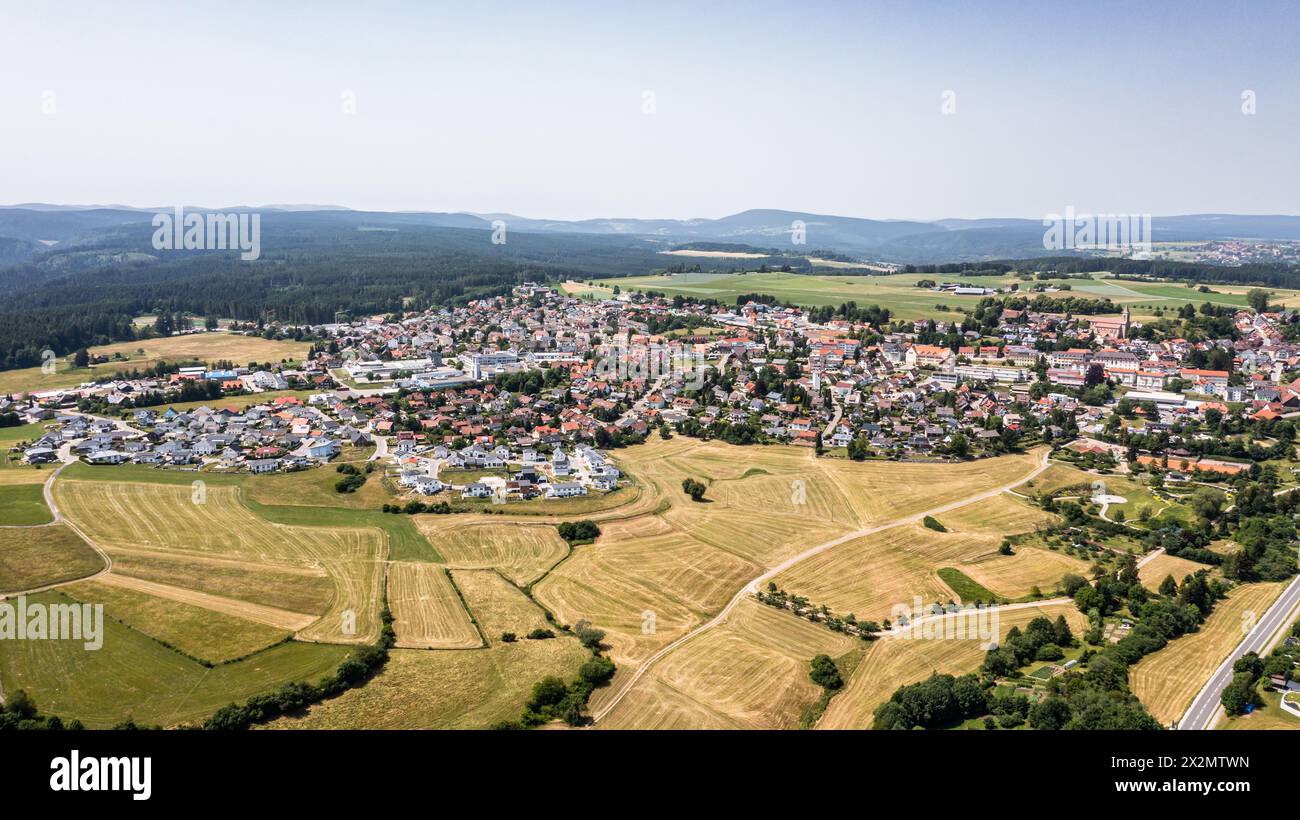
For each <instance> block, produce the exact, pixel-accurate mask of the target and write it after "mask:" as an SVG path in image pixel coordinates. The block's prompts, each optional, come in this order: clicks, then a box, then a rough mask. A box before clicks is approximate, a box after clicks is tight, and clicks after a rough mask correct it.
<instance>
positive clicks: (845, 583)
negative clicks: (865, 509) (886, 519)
mask: <svg viewBox="0 0 1300 820" xmlns="http://www.w3.org/2000/svg"><path fill="white" fill-rule="evenodd" d="M939 536H940V533H936V532H932V531H930V530H927V529H925V528H924V527H919V526H916V525H904V526H899V527H893V528H890V529H887V530H884V531H882V532H877V533H874V534H872V535H868V536H865V537H862V538H855V539H853V540H852V541H847V542H845V543H843V544H840V545H839V546H836V547H832V548H831V549H829V550H826V551H825V552H822V553H820V554H818V555H814V556H812V557H811V558H809V559H807V560H806V561H802V562H800V563H799V564H797V565H795V566H794V567H791V568H790V569H788V570H786V571H785V572H783V573H781V574H779V575H777V576H776V578H775V579H773V581H774V583H775V584H776V585H777V586H778V587H780V588H781V589H784V590H786V591H788V592H791V593H795V594H798V595H802V596H804V597H806V598H807V599H808V600H809V601H811V602H812V603H813V604H814V605H816V606H821V605H823V604H825V605H826V606H828V607H830V608H831V610H832V611H833V612H836V613H838V614H841V615H843V614H846V613H849V612H852V613H853V614H854V615H856V616H857V617H858V618H859V619H862V620H866V619H869V618H870V619H874V620H877V621H879V620H882V619H884V618H888V617H889V615H890V610H891V609H892V608H893V607H894V606H895V605H898V604H902V605H905V606H908V607H910V606H912V599H913V598H914V597H918V596H919V597H920V598H921V601H922V603H926V604H928V603H932V602H934V601H936V600H941V601H946V600H948V598H950V597H952V592H951V591H950V590H949V589H948V587H947V586H946V585H945V584H944V583H943V582H942V581H940V580H939V578H938V576H936V575H935V574H934V573H935V570H936V569H938V568H939V567H940V566H947V565H950V564H952V563H954V561H953V560H952V556H951V555H949V554H948V553H950V552H951V550H948V549H943V550H931V552H930V554H928V555H927V554H925V553H923V552H922V551H921V549H920V548H921V547H928V548H932V547H933V545H934V543H935V542H936V541H938V538H939ZM957 538H958V537H956V536H953V537H950V538H949V539H948V540H947V542H946V543H947V544H949V545H951V544H954V543H958V544H964V545H965V546H966V547H967V548H971V547H973V548H974V549H977V550H980V551H983V550H984V549H986V548H987V544H986V543H981V542H979V541H975V542H972V541H971V540H970V539H968V538H960V540H955V539H957ZM936 553H937V554H939V555H944V556H945V557H942V558H938V559H936V557H935V556H936ZM936 560H938V561H939V563H936Z"/></svg>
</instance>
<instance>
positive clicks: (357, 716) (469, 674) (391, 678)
mask: <svg viewBox="0 0 1300 820" xmlns="http://www.w3.org/2000/svg"><path fill="white" fill-rule="evenodd" d="M589 657H591V656H590V654H589V653H588V652H587V650H585V649H583V648H582V646H581V645H579V643H578V642H577V641H576V640H575V639H573V638H569V637H559V638H554V639H552V640H548V641H528V640H521V641H517V642H515V643H508V644H502V643H498V644H495V645H493V646H492V647H491V648H490V649H466V650H461V651H446V650H422V649H394V650H392V651H391V652H390V653H389V658H388V663H386V664H385V665H384V668H383V671H381V672H380V673H379V675H377V676H376V677H375V678H374V679H373V680H371V681H370V682H369V683H367V684H366V685H365V686H363V687H360V688H358V689H349V690H348V691H347V692H344V693H343V694H342V695H339V696H338V697H336V698H331V699H330V700H327V701H325V702H323V703H318V704H316V705H315V706H312V707H311V708H310V709H308V710H307V712H306V714H304V715H301V716H298V717H291V718H281V719H279V720H276V721H274V722H273V723H271V724H270V728H272V729H483V728H486V727H488V726H491V725H492V724H494V723H496V722H498V721H502V720H518V719H519V715H520V713H521V712H522V710H523V706H524V701H526V700H527V699H528V694H529V692H531V691H532V688H533V684H535V683H536V682H537V681H539V680H541V679H542V678H544V677H546V676H548V675H554V676H556V677H559V678H562V679H564V680H572V679H573V677H574V676H575V675H576V674H577V671H578V667H579V666H581V665H582V663H583V662H584V661H586V660H587V659H588V658H589Z"/></svg>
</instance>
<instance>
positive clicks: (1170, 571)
mask: <svg viewBox="0 0 1300 820" xmlns="http://www.w3.org/2000/svg"><path fill="white" fill-rule="evenodd" d="M1203 569H1204V570H1209V571H1210V572H1211V573H1212V574H1216V575H1217V574H1219V573H1218V568H1217V567H1212V566H1210V565H1209V564H1202V563H1200V562H1199V561H1189V560H1188V559H1186V558H1178V557H1175V556H1173V555H1168V554H1166V553H1161V554H1159V555H1157V556H1156V557H1155V558H1152V559H1151V560H1150V561H1148V562H1147V563H1146V564H1144V565H1143V566H1142V568H1141V569H1139V570H1138V580H1140V581H1141V582H1142V586H1144V587H1146V588H1147V589H1149V590H1151V591H1152V592H1155V591H1156V590H1157V589H1159V588H1160V582H1161V581H1163V580H1165V578H1166V577H1168V576H1170V575H1172V576H1173V577H1174V583H1176V584H1180V585H1181V584H1182V583H1183V579H1184V578H1186V577H1187V576H1188V575H1194V574H1196V573H1197V572H1199V571H1201V570H1203Z"/></svg>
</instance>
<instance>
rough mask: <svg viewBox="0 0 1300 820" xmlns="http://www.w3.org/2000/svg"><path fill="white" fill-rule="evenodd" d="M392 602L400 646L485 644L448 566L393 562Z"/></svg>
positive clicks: (467, 646) (390, 579) (466, 646)
mask: <svg viewBox="0 0 1300 820" xmlns="http://www.w3.org/2000/svg"><path fill="white" fill-rule="evenodd" d="M388 606H389V609H391V610H392V613H393V631H394V632H396V633H397V645H398V646H400V647H404V648H407V649H473V648H475V647H479V646H482V645H483V641H482V639H481V638H480V637H479V634H478V629H476V628H475V626H474V623H473V621H471V620H470V616H469V613H468V612H466V611H465V607H464V605H463V604H461V602H460V595H459V594H457V592H456V588H455V586H453V585H452V582H451V578H450V577H448V575H447V570H445V569H443V568H442V567H440V566H438V565H437V564H425V563H421V562H418V561H398V562H396V563H393V564H390V565H389V567H388Z"/></svg>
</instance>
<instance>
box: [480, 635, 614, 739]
mask: <svg viewBox="0 0 1300 820" xmlns="http://www.w3.org/2000/svg"><path fill="white" fill-rule="evenodd" d="M534 631H537V630H534ZM544 631H546V632H550V630H544ZM573 631H574V634H575V635H577V637H578V640H579V641H581V642H582V645H583V646H585V647H587V648H588V649H590V650H591V659H590V660H588V661H586V662H585V663H583V664H582V666H580V667H579V668H578V676H577V678H575V679H574V680H573V681H572V682H571V683H565V682H564V681H563V680H562V679H560V678H558V677H555V676H554V675H548V676H547V677H544V678H542V679H541V680H539V681H538V682H537V683H535V684H533V691H532V693H531V694H530V695H529V697H528V700H527V702H525V703H524V709H523V713H522V714H521V715H520V716H519V720H517V721H502V722H501V723H498V724H497V725H496V726H494V727H493V728H496V729H528V728H532V727H534V726H540V725H542V724H543V723H549V722H550V721H553V720H563V721H564V722H565V723H568V724H569V725H570V726H582V725H585V724H587V723H589V722H590V718H588V717H587V715H586V714H585V712H586V709H587V701H588V700H590V699H591V693H592V692H594V691H595V690H596V689H597V688H598V687H601V686H607V685H608V684H609V680H610V678H612V677H614V672H615V671H616V668H615V666H614V661H612V660H610V659H609V658H607V657H605V656H604V655H602V654H601V648H602V646H601V641H602V640H604V638H605V633H604V632H603V631H601V630H599V629H596V628H595V627H593V626H591V625H590V624H588V623H587V622H586V621H579V622H578V623H577V624H575V625H574V630H573ZM531 636H532V635H531V633H530V635H529V637H531ZM502 637H503V638H504V636H502ZM550 637H554V633H552V634H551V635H550Z"/></svg>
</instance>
